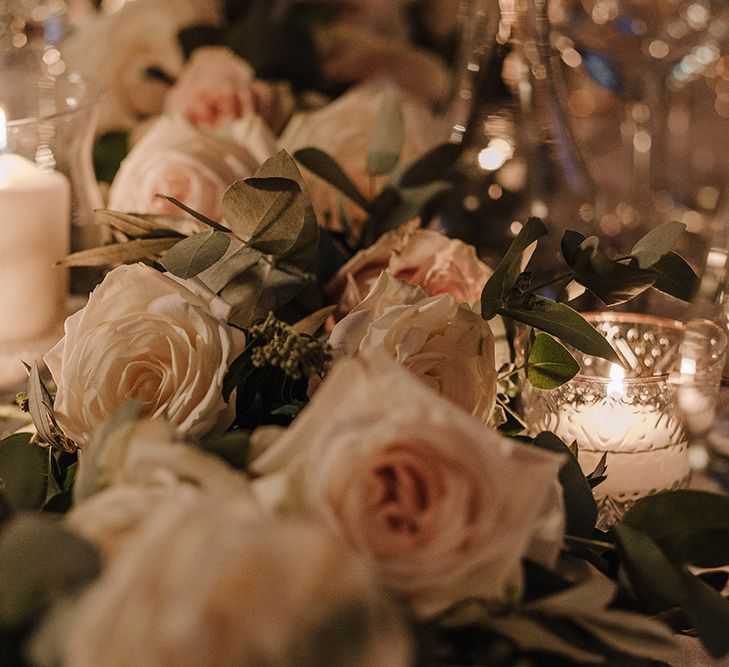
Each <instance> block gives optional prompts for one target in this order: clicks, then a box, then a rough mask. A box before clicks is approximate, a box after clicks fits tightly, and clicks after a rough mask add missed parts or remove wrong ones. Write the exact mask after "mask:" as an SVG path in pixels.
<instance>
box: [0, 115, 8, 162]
mask: <svg viewBox="0 0 729 667" xmlns="http://www.w3.org/2000/svg"><path fill="white" fill-rule="evenodd" d="M5 123H6V118H5V109H3V108H2V107H0V152H3V151H4V150H5V149H6V148H7V147H8V131H7V129H6V127H5Z"/></svg>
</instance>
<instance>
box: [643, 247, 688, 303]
mask: <svg viewBox="0 0 729 667" xmlns="http://www.w3.org/2000/svg"><path fill="white" fill-rule="evenodd" d="M649 270H650V271H652V272H653V273H655V274H656V281H655V282H654V283H653V287H654V288H655V289H657V290H660V291H661V292H664V293H665V294H668V295H669V296H672V297H675V298H676V299H681V301H692V300H693V298H694V297H695V296H696V293H697V292H698V290H699V277H698V276H697V275H696V274H695V273H694V270H693V269H692V268H691V266H690V265H689V263H688V262H687V261H686V260H685V259H684V258H683V257H681V255H678V254H676V253H675V252H669V253H667V254H666V255H663V257H661V258H660V259H659V260H658V261H657V262H656V263H655V264H653V265H652V266H651V267H650V269H649Z"/></svg>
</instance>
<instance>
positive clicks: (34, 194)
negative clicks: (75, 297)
mask: <svg viewBox="0 0 729 667" xmlns="http://www.w3.org/2000/svg"><path fill="white" fill-rule="evenodd" d="M6 129H7V128H6V118H5V113H4V111H3V110H2V109H1V108H0V343H19V342H25V341H31V340H33V339H36V338H38V337H41V336H44V335H47V334H49V332H50V331H51V330H52V329H53V328H54V327H55V326H56V325H57V324H58V323H59V322H60V321H61V319H62V318H63V315H64V309H65V302H66V294H67V291H68V272H67V271H66V270H62V269H59V268H56V267H55V266H54V265H55V263H56V262H57V261H58V260H59V259H62V258H63V257H64V256H65V255H67V254H68V251H69V233H70V232H69V224H70V206H71V187H70V184H69V181H68V179H67V178H66V177H65V176H64V175H63V174H61V173H60V172H58V171H55V170H44V169H41V168H39V167H38V166H37V165H36V164H35V163H34V162H31V161H30V160H28V159H26V158H24V157H22V156H20V155H15V154H12V153H8V152H6V151H7V134H6Z"/></svg>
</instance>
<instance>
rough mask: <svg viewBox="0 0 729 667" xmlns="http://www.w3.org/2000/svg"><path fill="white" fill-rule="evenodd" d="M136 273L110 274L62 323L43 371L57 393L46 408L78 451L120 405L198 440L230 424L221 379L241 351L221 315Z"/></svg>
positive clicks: (204, 300) (199, 297) (218, 307)
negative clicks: (131, 404)
mask: <svg viewBox="0 0 729 667" xmlns="http://www.w3.org/2000/svg"><path fill="white" fill-rule="evenodd" d="M187 284H188V285H189V286H184V285H183V284H181V282H179V281H177V280H175V279H174V278H171V277H170V276H169V274H164V273H160V272H159V271H156V270H155V269H152V268H150V267H148V266H145V265H143V264H134V265H129V266H126V265H125V266H120V267H118V268H116V269H114V270H113V271H111V272H110V273H109V274H107V276H106V278H105V279H104V281H103V282H102V283H101V284H100V285H99V286H98V287H97V288H96V289H95V290H94V291H93V292H92V293H91V295H90V296H89V301H88V303H87V304H86V306H85V307H84V308H83V309H82V310H80V311H79V312H78V313H75V314H74V315H72V316H71V317H69V318H68V319H67V320H66V324H65V336H64V337H63V338H62V339H61V341H60V342H59V343H58V344H57V345H56V346H55V347H54V348H53V349H52V350H51V351H50V352H49V353H48V354H47V355H46V357H45V361H46V364H47V365H48V368H49V369H50V371H51V373H52V374H53V378H54V380H55V381H56V384H57V385H58V392H57V394H56V398H55V403H54V408H55V413H56V416H57V418H58V421H59V423H60V424H61V426H62V428H63V430H64V432H65V433H66V434H67V435H68V436H69V437H71V438H72V439H73V440H75V441H76V443H78V444H79V445H82V444H83V443H84V442H86V440H87V438H88V436H89V434H90V433H91V431H92V430H93V429H94V428H95V427H96V426H98V425H99V424H101V423H102V422H103V421H104V420H105V419H106V418H108V417H109V416H110V415H111V414H112V413H113V412H115V411H116V410H118V409H119V408H121V407H122V406H123V405H124V404H125V403H126V402H127V401H130V400H136V401H139V403H140V405H141V416H145V417H164V418H166V419H167V420H168V421H169V422H170V423H171V424H172V425H173V426H174V427H175V428H177V429H178V430H180V431H181V432H182V433H185V434H187V435H199V436H203V435H205V434H207V433H209V432H210V431H212V430H213V429H214V428H216V427H218V428H222V429H225V428H226V427H227V426H228V425H229V424H230V422H231V421H232V418H233V417H232V414H230V412H229V409H228V405H227V404H226V403H225V401H224V400H223V397H222V383H223V377H224V376H225V373H226V372H227V370H228V366H229V365H230V363H231V362H232V361H233V359H235V357H237V356H238V354H239V353H240V352H241V350H242V349H243V344H244V336H243V334H242V332H240V331H238V330H236V329H233V328H232V327H229V326H228V325H227V323H226V318H227V315H228V311H229V308H228V306H227V304H225V302H223V301H222V299H220V298H219V297H217V296H216V295H215V294H213V293H212V292H209V291H207V290H206V289H205V288H203V287H202V286H200V287H199V289H198V290H197V291H193V290H192V287H193V286H194V285H195V284H194V283H187Z"/></svg>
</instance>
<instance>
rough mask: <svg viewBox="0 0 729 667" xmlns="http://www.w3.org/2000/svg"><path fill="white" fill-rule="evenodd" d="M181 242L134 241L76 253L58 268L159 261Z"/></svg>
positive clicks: (161, 239)
mask: <svg viewBox="0 0 729 667" xmlns="http://www.w3.org/2000/svg"><path fill="white" fill-rule="evenodd" d="M179 240H180V238H179V236H174V237H167V238H155V239H134V240H133V241H127V242H125V243H114V244H112V245H106V246H101V247H99V248H90V249H89V250H81V251H80V252H75V253H73V254H71V255H69V256H68V257H65V258H64V259H62V260H59V261H58V262H57V264H56V265H57V266H107V265H109V264H119V263H122V264H123V263H125V262H136V261H138V260H140V259H155V260H156V259H159V257H160V255H162V254H163V253H164V252H165V251H166V250H169V249H170V248H171V247H172V246H173V245H175V244H176V243H177V242H178V241H179Z"/></svg>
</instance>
